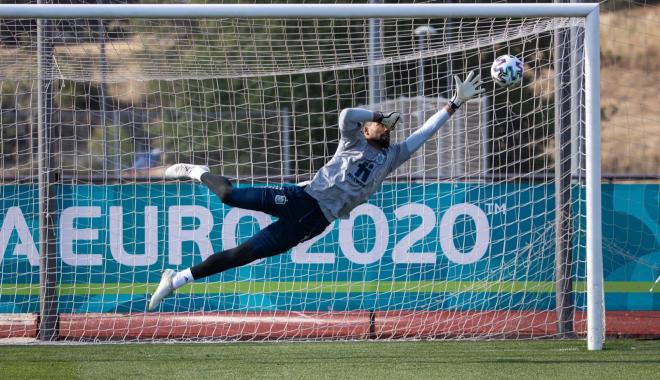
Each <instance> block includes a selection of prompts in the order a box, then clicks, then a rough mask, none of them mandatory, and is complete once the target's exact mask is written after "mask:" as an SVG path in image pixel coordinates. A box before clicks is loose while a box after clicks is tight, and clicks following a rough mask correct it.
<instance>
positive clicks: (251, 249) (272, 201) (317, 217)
mask: <svg viewBox="0 0 660 380" xmlns="http://www.w3.org/2000/svg"><path fill="white" fill-rule="evenodd" d="M201 177H202V178H203V182H204V183H206V184H207V186H209V188H210V189H211V190H212V191H213V192H214V193H216V194H218V196H219V197H221V199H222V200H223V201H224V202H226V203H227V204H229V205H232V206H236V207H242V208H250V209H253V210H259V211H264V212H268V213H269V214H271V215H275V216H278V217H279V218H280V219H279V220H278V221H276V222H275V223H272V224H270V225H269V226H268V227H266V228H265V229H263V230H261V231H259V232H258V233H257V234H256V235H254V236H253V237H251V238H250V239H249V240H248V241H246V242H245V243H243V244H241V245H239V246H238V247H236V248H232V249H228V250H225V251H222V252H217V253H215V254H213V255H211V256H209V257H208V258H207V259H206V260H204V261H203V262H202V263H200V264H198V265H195V266H193V267H191V268H188V269H186V270H184V271H181V272H174V271H173V270H171V269H168V270H166V271H165V272H164V273H163V276H162V279H161V282H160V284H159V286H158V289H157V290H156V292H154V294H153V296H152V298H151V301H150V302H149V309H150V310H153V309H154V308H156V306H157V305H158V304H159V303H160V301H161V300H162V299H163V298H165V297H167V296H168V295H170V294H171V293H172V292H173V291H174V290H176V289H178V288H180V287H181V286H183V285H185V284H187V283H189V282H192V281H194V280H199V279H201V278H204V277H208V276H211V275H213V274H216V273H220V272H223V271H225V270H227V269H231V268H236V267H239V266H242V265H245V264H248V263H250V262H252V261H254V260H258V259H262V258H266V257H270V256H274V255H277V254H280V253H283V252H286V251H288V250H289V249H290V248H293V247H295V246H296V245H298V244H299V243H301V242H303V241H305V240H308V239H311V238H312V237H314V236H316V235H318V234H320V233H321V232H323V231H324V230H325V228H326V227H327V226H328V225H329V224H330V223H329V222H328V220H327V219H326V218H325V216H324V215H323V212H322V211H321V209H320V207H319V205H318V202H316V200H315V199H314V198H312V197H311V196H310V195H309V194H307V193H306V192H305V191H304V189H303V188H301V187H297V186H290V187H285V188H246V189H231V188H229V190H227V188H226V186H227V184H229V181H228V180H227V181H226V179H225V178H224V177H221V176H214V175H211V174H209V173H203V174H202V175H201ZM229 186H231V185H230V184H229Z"/></svg>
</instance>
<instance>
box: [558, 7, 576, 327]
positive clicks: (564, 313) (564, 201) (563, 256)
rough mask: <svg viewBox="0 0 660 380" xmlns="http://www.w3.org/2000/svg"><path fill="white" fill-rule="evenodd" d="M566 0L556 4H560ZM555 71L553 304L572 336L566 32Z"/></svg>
mask: <svg viewBox="0 0 660 380" xmlns="http://www.w3.org/2000/svg"><path fill="white" fill-rule="evenodd" d="M562 2H565V0H555V3H562ZM554 41H555V42H554V68H555V133H554V135H555V304H556V313H557V335H558V336H559V337H562V338H570V337H572V336H573V314H574V303H573V276H572V270H571V269H572V263H573V255H572V240H573V239H572V232H571V230H572V226H571V221H572V220H573V218H572V215H571V214H572V212H571V145H572V142H571V109H570V107H571V68H570V67H571V65H570V64H571V62H570V58H571V51H570V49H571V46H570V34H569V30H568V29H565V28H562V29H558V30H555V33H554Z"/></svg>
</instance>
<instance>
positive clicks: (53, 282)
mask: <svg viewBox="0 0 660 380" xmlns="http://www.w3.org/2000/svg"><path fill="white" fill-rule="evenodd" d="M51 35H52V24H51V22H50V21H49V20H44V19H39V20H37V45H38V52H37V65H38V87H39V89H38V99H37V103H38V104H37V108H38V110H37V114H38V119H39V120H38V122H37V127H38V132H37V135H38V137H37V138H38V144H37V145H38V153H37V154H38V162H39V255H40V256H39V322H38V329H39V331H38V338H39V339H40V340H43V341H53V340H57V337H58V335H59V331H58V327H59V322H58V320H59V317H58V313H57V310H58V291H57V287H58V283H57V256H56V255H57V251H56V249H57V237H56V234H55V229H56V223H55V220H56V218H55V213H56V210H57V208H56V207H57V203H56V196H57V181H58V176H57V172H56V171H55V150H54V148H55V141H54V136H53V134H54V133H53V132H54V130H53V124H52V122H51V112H52V109H53V104H52V103H53V83H54V80H53V78H52V70H51V68H52V66H53V44H52V42H51V38H50V36H51Z"/></svg>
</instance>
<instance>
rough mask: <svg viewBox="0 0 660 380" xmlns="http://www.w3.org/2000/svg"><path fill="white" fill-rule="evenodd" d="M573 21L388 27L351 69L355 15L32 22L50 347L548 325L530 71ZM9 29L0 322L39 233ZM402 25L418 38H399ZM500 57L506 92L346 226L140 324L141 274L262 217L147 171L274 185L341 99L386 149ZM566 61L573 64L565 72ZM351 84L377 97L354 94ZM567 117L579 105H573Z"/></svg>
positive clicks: (480, 333)
mask: <svg viewBox="0 0 660 380" xmlns="http://www.w3.org/2000/svg"><path fill="white" fill-rule="evenodd" d="M582 24H583V20H580V19H559V18H557V19H536V18H534V19H478V20H474V19H454V20H451V21H448V20H434V19H412V20H411V19H401V20H399V19H392V20H389V19H388V20H384V21H383V23H382V25H383V27H382V44H381V45H380V46H381V49H382V50H381V52H382V58H378V59H376V60H370V59H369V43H368V37H369V22H368V20H366V19H360V20H354V19H352V20H340V19H318V20H309V19H304V20H303V19H300V20H293V19H286V20H275V19H205V20H157V21H152V20H141V19H130V20H115V21H107V22H103V23H102V24H101V23H99V21H90V20H67V21H64V20H52V23H50V24H49V25H50V26H49V28H51V29H49V30H50V32H49V34H48V35H47V41H51V42H52V43H53V55H52V57H53V60H52V64H50V65H47V66H46V67H47V69H48V72H47V77H50V78H52V80H53V81H52V83H51V85H52V87H51V88H52V103H50V108H48V111H49V113H50V118H51V122H52V123H53V125H56V127H55V128H54V129H53V133H54V136H53V138H54V140H53V141H55V143H54V146H53V149H54V150H53V152H55V153H54V154H55V155H56V157H55V160H54V161H53V162H54V164H55V165H56V167H55V168H54V169H56V170H57V172H58V174H59V178H58V182H57V186H58V192H57V194H56V195H55V197H56V204H57V206H58V209H57V215H58V227H57V228H58V232H57V233H58V234H59V235H58V241H57V247H58V248H57V249H58V266H57V271H58V278H59V282H60V286H59V288H58V290H59V312H60V313H61V317H60V318H61V319H60V329H61V330H60V331H61V335H62V337H63V338H67V339H72V340H79V339H108V338H111V339H122V340H124V341H126V340H145V339H151V338H185V339H218V338H229V339H264V338H265V339H285V338H300V339H302V338H309V339H314V338H358V337H365V336H377V337H384V338H385V337H416V338H419V337H484V338H489V337H502V336H506V337H528V336H553V335H556V334H557V332H556V329H555V325H556V323H555V322H556V313H555V310H554V308H555V285H554V270H555V269H554V258H555V255H554V252H555V242H556V240H557V239H556V236H555V232H554V227H553V226H554V223H555V217H554V215H555V211H554V197H555V195H554V172H553V170H554V151H553V149H552V142H553V141H554V115H553V112H554V103H553V101H552V96H553V87H552V85H551V84H552V82H553V80H554V78H555V75H556V74H555V72H554V70H553V68H552V62H553V54H554V52H553V49H554V47H555V45H556V44H558V43H561V44H567V43H570V40H562V41H556V40H555V39H554V31H555V30H556V29H558V28H561V29H564V30H566V29H567V28H569V27H576V28H577V29H578V30H581V26H582ZM11 25H12V27H13V29H12V33H13V34H12V36H13V37H12V38H13V39H12V41H13V42H11V43H5V44H4V45H2V46H0V68H1V69H0V81H1V83H2V104H3V105H5V106H4V107H5V108H3V113H2V123H3V132H2V133H3V136H2V138H3V140H6V139H9V140H11V141H14V142H15V144H13V145H12V144H3V152H2V154H1V155H0V156H1V158H2V161H1V165H2V167H1V168H0V169H1V170H2V176H3V178H4V179H5V185H4V186H3V187H2V191H3V199H4V200H5V201H4V209H2V211H3V213H4V215H5V216H4V220H5V222H4V223H6V226H5V225H3V233H6V231H9V232H7V233H8V235H7V234H5V235H3V236H4V237H3V239H5V240H3V241H2V243H3V247H4V248H6V253H5V256H4V261H3V262H2V267H3V271H2V275H1V277H0V282H1V284H2V285H1V286H2V295H1V296H0V297H2V309H0V311H3V312H8V313H34V312H35V311H36V310H37V309H38V302H39V298H38V292H37V289H38V287H37V284H38V273H39V268H38V264H37V263H35V262H34V259H35V256H34V251H33V250H32V248H31V247H30V246H29V245H25V244H28V243H25V240H24V239H28V237H29V236H30V234H32V236H36V235H34V233H35V232H36V228H37V220H38V212H37V210H36V202H37V199H38V198H37V196H36V188H35V187H34V185H33V184H34V183H35V182H34V181H35V180H36V176H37V174H38V169H37V163H36V162H37V161H36V159H35V157H36V156H35V155H36V153H37V149H36V146H35V141H36V140H35V139H36V131H37V125H36V101H37V76H36V74H37V69H36V32H35V29H34V28H33V26H32V25H31V24H29V23H27V24H26V23H23V22H18V21H17V22H15V23H13V24H11ZM420 26H432V27H433V28H434V29H435V30H436V33H435V34H433V35H432V36H429V38H428V39H423V38H420V36H418V35H416V34H415V31H416V29H417V28H418V27H420ZM507 53H508V54H515V55H517V56H518V57H520V58H521V59H522V60H523V62H524V63H525V71H526V74H525V79H524V81H523V84H522V85H521V86H518V87H514V88H511V89H509V90H505V89H500V88H496V87H494V86H493V84H492V83H491V82H490V81H489V80H487V83H486V84H485V87H486V88H487V92H486V93H485V95H484V96H483V97H481V98H480V99H478V100H474V101H471V102H470V103H468V104H466V105H465V107H464V108H463V109H462V110H461V112H459V113H457V114H456V115H455V116H454V117H453V119H452V120H451V121H450V122H449V123H448V124H447V125H445V126H444V127H443V129H442V130H441V131H440V132H439V133H438V135H437V136H436V137H434V138H433V139H431V140H430V141H429V142H428V143H427V144H426V145H425V147H424V149H422V150H420V152H419V153H418V154H417V155H415V156H414V157H413V158H412V159H411V160H410V161H409V162H408V163H406V164H405V165H404V166H403V167H402V168H401V169H399V170H398V171H397V172H396V173H395V174H394V175H393V176H392V177H391V178H390V179H389V180H388V181H387V182H386V183H385V184H384V185H383V187H382V189H381V190H380V191H379V192H378V193H376V194H374V196H373V197H372V199H371V200H370V202H369V204H366V205H362V206H360V207H359V208H358V209H356V210H355V212H354V213H353V217H352V218H351V219H349V220H342V221H337V222H335V223H334V224H333V228H331V229H329V230H328V231H327V233H326V234H323V235H322V236H321V237H319V239H316V240H314V241H313V242H309V243H308V244H306V245H303V246H300V247H298V248H296V249H294V251H293V252H292V253H290V254H285V255H281V256H277V257H274V258H271V259H268V260H265V261H263V262H260V263H256V264H254V265H251V266H247V267H243V268H240V269H236V270H232V271H228V272H226V273H224V274H223V275H222V276H221V277H218V276H215V277H212V278H210V279H208V281H203V282H200V283H196V284H194V285H193V286H189V287H187V288H184V289H182V290H181V291H180V292H179V293H178V295H177V296H176V297H174V298H170V299H168V300H166V302H165V303H164V305H163V309H162V312H160V313H146V311H145V304H146V300H147V297H148V294H149V293H150V292H151V291H153V290H154V289H155V284H156V283H157V282H158V280H159V277H160V271H161V270H162V269H163V268H168V267H177V268H180V269H183V268H185V267H187V266H190V265H192V264H194V263H198V262H199V261H200V260H202V259H203V258H205V257H207V256H208V255H210V254H211V253H212V252H214V251H219V250H221V249H227V248H228V247H231V246H234V245H235V244H237V243H238V242H241V241H244V240H245V239H246V238H248V237H249V236H250V235H251V234H253V233H254V232H255V231H256V230H257V229H258V228H263V227H264V226H265V225H267V224H268V223H270V222H271V221H272V219H271V218H270V217H269V216H267V215H265V214H259V213H252V212H247V211H239V210H235V209H231V208H229V207H227V206H224V205H221V204H220V202H219V201H218V200H217V199H216V198H215V197H214V196H213V194H212V193H210V192H209V191H208V190H207V189H206V188H205V187H204V186H201V185H194V184H191V183H185V182H184V183H176V182H164V181H162V171H163V168H165V167H166V166H167V165H169V164H172V163H176V162H191V163H196V164H205V165H209V166H210V167H211V170H212V171H213V172H215V173H222V174H224V175H227V176H229V177H231V178H232V179H235V180H236V183H237V185H238V186H245V185H262V184H280V183H286V184H295V183H297V182H299V181H302V180H307V179H309V178H310V177H311V176H312V175H313V174H314V173H315V172H316V171H317V170H318V169H319V168H321V167H322V165H323V164H324V163H325V162H326V161H327V160H328V159H329V158H330V157H331V156H332V154H333V153H334V150H335V148H336V146H337V143H338V131H337V117H338V114H339V112H340V111H341V109H343V108H346V107H358V106H363V107H368V108H372V109H383V110H390V111H394V110H396V111H399V112H401V113H402V116H403V118H402V126H401V127H400V128H399V129H398V130H397V134H396V136H395V142H397V141H402V139H403V138H405V137H406V136H408V135H409V134H410V133H411V131H412V130H414V129H415V128H417V126H419V125H420V123H421V122H423V120H425V119H426V118H428V117H429V116H430V115H432V114H433V113H434V112H435V111H436V110H438V109H440V107H442V106H443V105H444V104H445V103H446V97H447V95H448V93H450V92H451V88H450V87H451V83H450V82H449V79H450V78H451V74H457V75H459V76H461V77H464V76H465V75H466V74H467V73H468V72H469V71H470V70H477V71H479V72H481V73H482V74H483V75H484V77H486V78H487V77H488V72H489V68H490V65H491V63H492V62H493V59H494V58H495V57H496V56H498V55H501V54H507ZM420 65H423V67H424V68H425V69H424V70H423V78H421V77H419V76H418V74H417V70H418V68H419V66H420ZM574 65H575V67H577V68H578V70H580V71H581V70H582V60H581V59H579V60H577V61H576V62H574ZM370 68H372V69H373V68H377V69H378V70H380V72H382V76H380V77H374V76H373V75H370ZM370 81H372V82H373V81H379V83H380V84H381V88H382V90H381V92H382V93H381V94H380V95H381V96H380V99H379V100H378V102H377V103H376V104H369V96H370V94H369V82H370ZM422 82H423V84H424V86H423V87H424V90H423V91H421V90H420V88H421V87H422V86H421V83H422ZM581 110H582V104H581V103H580V102H578V105H577V108H576V109H574V110H572V111H575V112H579V111H581ZM577 139H578V140H580V139H583V136H581V135H579V136H577ZM569 159H570V158H569ZM576 162H577V165H578V167H576V168H575V169H576V170H578V171H579V170H580V169H582V168H580V167H579V166H580V165H582V162H583V160H576ZM567 175H570V173H568V174H567ZM583 190H584V189H583V187H582V185H581V183H579V182H577V183H575V184H574V185H573V187H572V188H566V189H565V190H564V191H568V192H570V193H571V195H572V198H571V199H570V202H571V207H570V209H571V210H572V213H571V215H569V218H570V223H569V225H570V226H571V229H570V230H569V231H565V233H566V234H569V235H568V239H569V241H570V246H571V251H572V252H573V258H572V261H571V263H570V264H569V267H570V271H569V272H570V278H571V279H572V280H573V288H572V290H569V292H570V296H571V298H572V299H573V301H574V304H575V309H576V310H577V312H576V314H575V325H576V331H577V332H580V333H581V332H584V323H583V322H584V316H583V314H582V311H583V307H584V303H585V300H584V293H583V291H584V282H583V281H584V276H585V275H584V266H585V264H584V252H583V251H584V236H583V234H584V191H583ZM10 216H11V217H10ZM21 223H23V224H21ZM24 225H25V226H26V227H24ZM14 231H17V232H14ZM447 236H449V238H448V237H447ZM30 238H32V237H30ZM34 241H36V240H34ZM0 248H2V247H0ZM219 280H220V281H219ZM217 281H219V282H217ZM14 325H15V324H14ZM0 326H2V325H0ZM0 331H1V330H0ZM10 331H11V330H10Z"/></svg>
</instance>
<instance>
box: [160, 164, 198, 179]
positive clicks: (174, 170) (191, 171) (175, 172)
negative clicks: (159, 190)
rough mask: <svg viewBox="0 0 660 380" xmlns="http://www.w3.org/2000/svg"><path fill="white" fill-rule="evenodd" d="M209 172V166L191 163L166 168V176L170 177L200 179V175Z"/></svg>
mask: <svg viewBox="0 0 660 380" xmlns="http://www.w3.org/2000/svg"><path fill="white" fill-rule="evenodd" d="M208 172H209V167H208V166H203V165H191V164H175V165H172V166H170V167H169V168H167V170H165V178H168V179H182V178H191V179H196V180H198V181H200V177H201V176H202V174H204V173H208Z"/></svg>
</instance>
